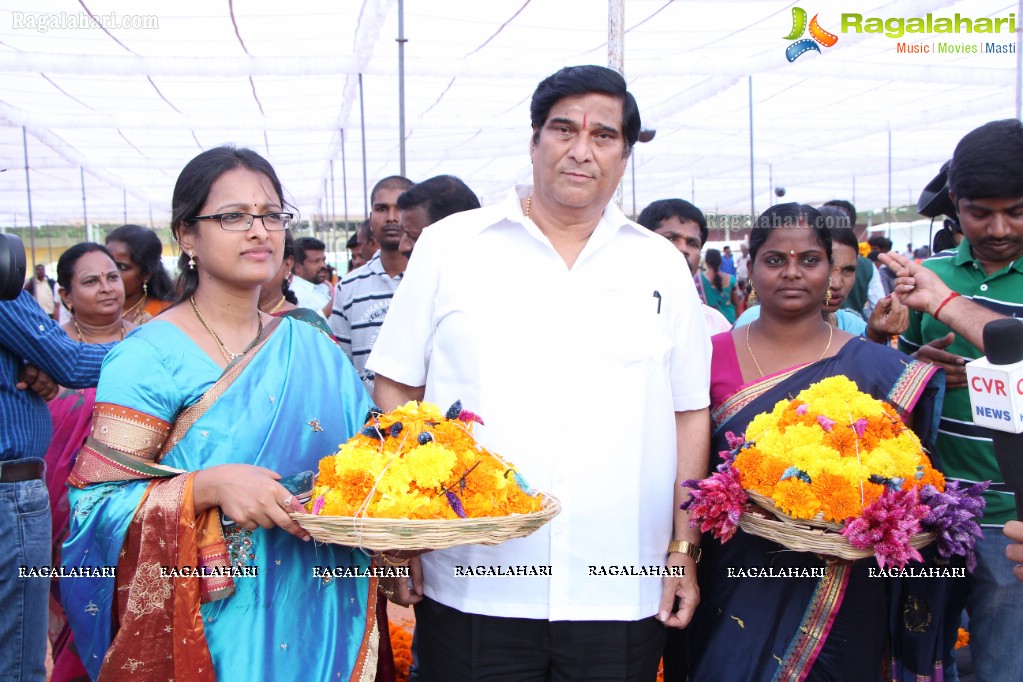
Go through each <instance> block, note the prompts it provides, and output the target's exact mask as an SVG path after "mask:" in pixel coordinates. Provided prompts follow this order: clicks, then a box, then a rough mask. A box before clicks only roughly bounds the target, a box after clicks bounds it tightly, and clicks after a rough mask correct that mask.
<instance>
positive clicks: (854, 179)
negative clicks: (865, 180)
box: [852, 175, 856, 206]
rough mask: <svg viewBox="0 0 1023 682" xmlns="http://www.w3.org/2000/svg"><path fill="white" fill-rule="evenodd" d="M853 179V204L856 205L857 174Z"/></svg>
mask: <svg viewBox="0 0 1023 682" xmlns="http://www.w3.org/2000/svg"><path fill="white" fill-rule="evenodd" d="M852 180H853V186H852V204H853V206H855V205H856V176H855V175H854V176H852Z"/></svg>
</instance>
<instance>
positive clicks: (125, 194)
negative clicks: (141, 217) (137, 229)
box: [121, 188, 128, 224]
mask: <svg viewBox="0 0 1023 682" xmlns="http://www.w3.org/2000/svg"><path fill="white" fill-rule="evenodd" d="M121 198H122V200H123V201H124V222H125V224H127V222H128V190H127V188H122V189H121Z"/></svg>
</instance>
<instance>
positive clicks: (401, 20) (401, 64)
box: [398, 0, 408, 175]
mask: <svg viewBox="0 0 1023 682" xmlns="http://www.w3.org/2000/svg"><path fill="white" fill-rule="evenodd" d="M407 42H408V40H406V39H405V0H398V154H399V158H400V167H401V175H405V43H407Z"/></svg>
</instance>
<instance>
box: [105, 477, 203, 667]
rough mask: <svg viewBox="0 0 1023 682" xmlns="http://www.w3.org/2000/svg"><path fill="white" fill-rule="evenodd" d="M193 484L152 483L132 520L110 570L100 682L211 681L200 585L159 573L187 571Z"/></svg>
mask: <svg viewBox="0 0 1023 682" xmlns="http://www.w3.org/2000/svg"><path fill="white" fill-rule="evenodd" d="M194 478H195V474H188V475H186V476H175V477H173V478H168V479H162V480H155V481H152V482H151V483H150V484H149V487H148V488H147V489H146V492H145V493H144V494H143V497H142V500H141V502H140V503H139V508H138V510H137V511H136V513H135V516H134V518H133V519H132V521H131V524H130V526H129V530H128V533H127V537H126V539H125V544H124V548H123V550H122V552H121V558H120V560H119V562H118V566H117V621H118V622H117V632H116V634H115V635H114V638H113V641H112V642H111V643H110V648H109V649H107V653H106V655H105V656H104V657H103V666H102V668H101V670H100V677H101V679H103V680H104V682H106V681H107V680H112V681H113V682H119V681H120V680H128V679H137V678H138V677H142V678H144V679H151V680H172V679H177V680H184V679H187V680H195V681H196V682H215V680H216V677H215V675H214V670H213V659H212V658H211V657H210V652H209V648H208V647H207V645H206V637H205V633H204V631H203V625H202V616H201V614H200V612H199V592H200V585H199V579H198V578H196V577H173V578H171V577H167V576H166V575H165V574H164V572H165V571H166V570H168V569H173V568H179V569H180V568H190V567H188V566H185V565H183V563H182V557H195V556H197V554H198V548H197V532H196V529H197V528H198V527H199V525H198V523H197V519H196V518H195V513H194V511H193V510H194V506H193V505H194V502H193V498H192V483H193V480H194ZM168 633H173V637H168ZM168 640H170V641H168ZM168 644H170V646H169V647H168Z"/></svg>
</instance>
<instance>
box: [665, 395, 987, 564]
mask: <svg viewBox="0 0 1023 682" xmlns="http://www.w3.org/2000/svg"><path fill="white" fill-rule="evenodd" d="M728 437H729V446H730V447H731V450H729V451H727V452H723V453H721V454H722V455H723V457H724V460H725V461H724V463H723V464H722V465H721V466H719V467H718V472H717V473H715V474H713V475H712V476H711V477H710V478H708V479H705V480H703V481H686V483H685V485H687V486H688V487H690V488H692V493H691V498H690V500H689V501H688V502H687V503H685V504H684V505H683V507H685V508H687V509H689V510H690V512H691V523H692V524H693V525H694V526H695V525H696V524H697V523H699V524H700V528H701V530H703V531H712V532H713V533H714V534H715V535H716V536H717V537H719V538H721V539H722V540H728V539H730V538H731V537H732V536H733V535H734V534H735V532H736V530H737V528H738V526H739V523H740V519H741V516H742V513H743V512H744V511H747V507H748V505H749V504H750V501H749V495H748V494H747V493H750V494H753V495H755V496H761V497H762V498H766V499H767V500H769V503H768V505H773V506H774V507H775V509H777V510H779V511H781V512H782V513H784V514H786V515H787V516H789V517H791V518H792V519H801V520H806V521H809V522H817V523H819V524H820V525H823V526H826V525H827V524H828V523H832V524H841V525H840V529H839V532H840V533H841V534H842V535H843V536H845V538H846V539H847V540H848V542H849V544H850V545H852V546H853V547H856V548H858V549H872V550H873V551H874V554H875V556H876V557H877V560H878V563H879V564H880V565H881V566H882V567H884V566H885V565H892V566H904V565H905V564H906V562H907V561H909V560H910V559H914V560H917V561H920V560H922V557H921V555H920V553H919V552H918V551H917V550H916V549H915V548H913V547H912V546H911V545H910V540H911V539H912V538H913V536H916V535H918V534H920V533H929V532H930V533H935V535H936V539H937V542H938V552H939V555H940V556H942V557H943V558H948V557H949V556H951V555H952V554H960V555H965V556H966V557H967V561H968V566H969V567H970V570H972V567H973V565H974V563H975V559H974V558H973V546H974V538H975V537H977V536H979V535H980V526H979V524H978V523H977V519H979V518H980V516H981V515H982V512H983V508H984V501H983V498H982V497H981V493H982V492H983V490H984V489H986V488H987V484H986V483H981V484H976V485H973V486H970V487H969V488H966V489H963V490H960V489H959V488H958V486H957V485H955V484H949V485H948V486H946V484H945V479H944V477H943V476H942V475H941V473H940V472H938V471H937V470H935V469H934V468H933V467H931V465H930V461H929V459H928V458H927V456H926V454H925V453H924V449H923V447H922V445H921V443H920V440H919V439H918V438H917V436H916V434H914V433H913V431H912V430H911V429H909V428H908V427H907V426H905V424H903V422H902V419H901V418H900V417H899V414H898V412H897V411H896V410H895V409H894V408H893V407H892V406H891V405H888V404H887V403H885V402H883V401H881V400H877V399H875V398H873V397H871V396H869V395H867V394H865V393H862V392H860V390H859V389H858V387H857V386H856V384H855V382H853V381H852V380H850V379H849V378H847V377H845V376H835V377H829V378H827V379H824V380H823V381H820V382H818V383H816V384H813V385H812V386H810V387H809V388H807V389H805V390H804V391H802V392H800V393H799V395H797V396H796V397H795V398H793V399H792V400H783V401H779V402H778V403H777V404H776V405H775V406H774V409H773V410H771V411H770V412H764V413H761V414H759V415H757V416H756V417H755V418H754V419H753V421H751V422H750V424H749V426H748V428H747V430H746V434H745V436H744V437H741V438H738V437H735V436H733V435H732V434H728Z"/></svg>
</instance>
